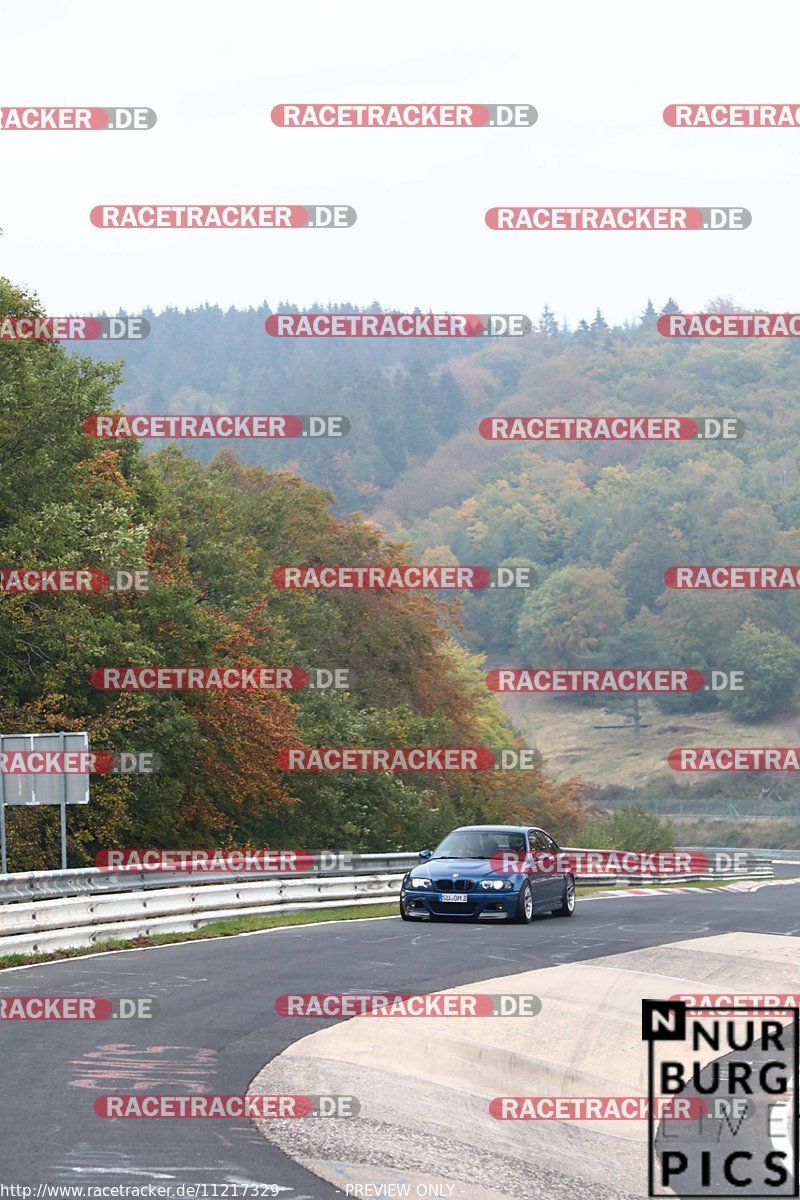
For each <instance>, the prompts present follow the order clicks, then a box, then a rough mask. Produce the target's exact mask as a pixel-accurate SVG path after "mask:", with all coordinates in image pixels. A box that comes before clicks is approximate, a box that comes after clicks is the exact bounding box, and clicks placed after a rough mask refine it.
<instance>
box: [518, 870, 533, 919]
mask: <svg viewBox="0 0 800 1200" xmlns="http://www.w3.org/2000/svg"><path fill="white" fill-rule="evenodd" d="M514 920H515V921H516V922H517V924H518V925H530V923H531V921H532V920H533V892H532V891H531V885H530V883H529V882H528V880H527V879H526V880H525V882H524V883H523V885H522V890H521V891H520V894H519V900H518V901H517V911H516V913H515V915H514Z"/></svg>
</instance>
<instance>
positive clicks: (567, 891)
mask: <svg viewBox="0 0 800 1200" xmlns="http://www.w3.org/2000/svg"><path fill="white" fill-rule="evenodd" d="M574 912H575V876H574V875H568V876H567V877H566V879H565V880H564V898H563V899H562V901H561V904H560V906H559V907H558V908H554V909H553V916H554V917H571V916H572V915H573V913H574Z"/></svg>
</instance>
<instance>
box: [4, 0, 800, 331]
mask: <svg viewBox="0 0 800 1200" xmlns="http://www.w3.org/2000/svg"><path fill="white" fill-rule="evenodd" d="M762 15H763V19H762ZM798 34H800V6H798V5H797V4H796V2H795V0H784V2H783V3H777V4H773V5H770V6H769V8H768V9H763V10H759V9H754V8H753V6H752V4H750V3H745V0H702V3H699V4H698V3H697V2H696V0H691V2H690V0H677V2H675V0H673V2H672V3H670V4H668V5H654V4H653V3H652V2H648V0H636V3H631V2H630V0H623V2H617V3H612V4H597V3H588V0H575V2H573V3H570V4H564V5H559V4H558V3H551V2H550V0H548V2H547V3H544V2H534V3H529V2H526V3H522V2H521V0H515V2H513V3H510V4H506V5H503V4H494V5H493V4H489V3H487V2H486V0H458V2H457V3H456V2H454V0H402V3H395V4H387V3H380V2H378V0H304V2H303V3H289V4H284V5H281V4H278V3H276V2H275V0H269V2H266V3H265V2H264V0H226V2H225V3H224V4H219V3H216V2H215V3H210V2H208V0H167V2H166V3H165V2H164V0H139V2H138V3H136V4H131V5H122V4H109V5H99V6H98V5H96V4H89V3H82V4H76V3H69V2H67V3H62V2H59V3H55V2H54V0H44V2H43V3H42V2H40V3H38V4H36V5H35V6H31V7H30V9H29V10H28V12H27V13H26V11H25V8H24V6H22V5H19V6H12V5H8V4H7V5H6V6H5V11H4V13H3V19H2V26H1V27H0V45H1V46H2V62H3V69H2V85H1V86H2V95H0V104H2V105H4V106H10V105H48V104H49V105H62V106H63V105H74V104H85V105H97V106H103V107H106V106H117V105H120V106H122V105H145V106H149V107H151V108H153V109H155V111H156V113H157V114H158V124H157V125H156V127H155V129H154V130H152V131H150V132H141V133H122V132H119V133H111V132H102V133H66V132H65V133H39V132H31V133H20V132H0V170H1V171H2V174H1V175H0V178H2V187H0V226H2V227H3V229H4V236H3V237H2V238H0V272H1V273H2V274H5V275H8V276H10V277H11V278H12V279H13V280H14V281H15V282H18V283H23V284H25V285H28V286H30V287H32V288H33V289H35V290H36V291H38V293H39V295H40V296H41V298H42V300H43V302H44V304H45V306H46V307H47V309H48V310H49V311H50V312H51V313H53V314H66V313H72V312H78V313H90V312H96V311H100V310H111V311H115V310H116V309H118V308H120V307H122V308H126V309H127V310H128V311H132V312H135V311H136V310H137V309H140V308H142V307H143V306H145V305H150V306H152V307H154V308H156V309H160V308H163V307H164V306H166V305H177V306H180V307H183V306H187V305H188V306H191V305H196V304H201V303H203V302H205V301H209V302H216V303H218V304H221V305H223V306H228V305H237V306H246V305H248V304H257V303H259V302H260V301H261V300H263V299H266V300H268V301H269V302H270V303H271V304H273V305H275V304H277V302H278V301H279V300H284V299H286V300H291V301H293V302H295V303H297V304H300V305H307V304H310V303H311V302H313V301H315V300H317V301H320V300H321V301H327V300H337V301H345V300H346V301H351V302H353V303H357V304H367V303H370V302H371V301H372V300H373V299H377V300H379V301H381V303H383V304H384V305H387V306H392V307H397V308H400V309H408V308H412V307H415V306H419V307H420V308H423V309H433V310H434V311H444V310H447V311H456V312H491V311H495V312H524V313H528V314H530V315H532V316H536V315H537V314H538V313H539V312H540V310H541V308H542V306H543V305H544V304H545V303H549V304H550V306H551V307H552V308H553V309H554V310H555V311H556V313H557V315H558V316H559V317H560V318H563V317H566V318H567V319H568V320H569V321H570V322H571V323H574V322H575V321H576V320H578V319H579V318H580V317H581V316H591V314H592V312H593V310H594V308H595V306H596V305H598V304H599V305H601V306H602V308H603V310H604V312H605V313H606V316H607V318H609V319H610V320H614V321H617V320H622V319H624V318H625V317H627V316H632V315H634V314H635V313H637V312H638V311H639V310H640V309H641V307H642V306H643V304H644V302H645V300H646V298H647V296H648V295H651V296H652V297H653V299H654V301H655V302H656V303H657V304H658V305H659V306H660V305H661V304H663V302H664V300H665V299H666V298H667V296H668V295H670V294H672V295H674V296H675V297H676V298H677V299H678V301H679V302H680V304H681V305H682V307H683V308H684V309H686V310H689V309H697V308H701V307H702V306H703V305H704V304H705V302H706V301H707V300H708V299H709V298H710V297H711V296H715V295H728V294H730V295H733V296H735V297H737V298H738V299H739V301H740V302H742V303H744V304H747V305H752V306H755V307H760V308H766V309H771V310H783V311H786V310H792V311H794V310H796V309H798V308H800V284H798V283H797V280H796V273H797V272H796V266H795V253H794V252H795V250H796V246H797V224H798V220H800V204H798V200H799V199H800V180H798V170H799V169H800V154H799V153H798V150H799V149H800V129H790V128H787V129H775V130H769V129H764V130H756V129H728V130H700V129H698V130H691V129H689V130H674V129H670V128H668V127H667V126H666V125H665V124H664V123H663V121H662V118H661V113H662V109H663V108H664V106H665V105H667V104H670V103H674V102H680V101H684V102H710V101H717V102H739V103H741V102H759V101H760V102H782V103H790V102H791V103H796V104H800V76H798V72H797V52H798V46H799V45H800V39H799V38H798ZM323 100H324V101H364V100H375V101H393V102H397V101H417V100H427V101H462V102H472V103H498V102H501V103H502V102H516V103H522V102H526V103H531V104H534V105H535V106H536V108H537V109H538V111H539V121H538V123H537V125H535V126H534V127H533V128H532V129H506V130H499V129H498V130H491V129H486V130H478V129H453V130H447V129H439V130H435V129H434V130H419V131H418V130H413V129H389V130H377V129H338V130H319V131H318V130H308V129H305V130H290V129H278V128H276V127H274V126H273V125H272V124H271V122H270V119H269V113H270V110H271V108H272V106H273V105H274V104H278V103H281V102H287V101H304V102H315V101H323ZM146 202H161V203H172V204H174V203H187V202H188V203H248V204H252V203H264V204H271V203H296V204H303V203H342V204H351V205H353V206H354V207H355V208H356V210H357V212H358V222H357V224H356V225H355V227H354V228H352V229H350V230H339V231H336V230H333V231H325V230H300V231H291V230H289V231H277V230H245V231H231V230H228V231H225V230H158V231H149V230H121V231H112V230H101V229H95V228H94V227H93V226H92V225H91V224H90V222H89V212H90V210H91V208H92V207H93V206H94V205H96V204H102V203H146ZM498 204H517V205H528V204H531V205H533V204H537V205H538V204H541V205H553V204H576V205H581V204H582V205H591V204H659V205H669V204H678V205H697V206H708V205H742V206H744V207H746V208H748V209H750V211H751V212H752V214H753V223H752V225H751V227H750V229H749V230H746V231H744V232H715V233H711V232H709V233H703V232H697V233H683V234H682V233H662V232H658V233H636V232H631V233H608V232H603V233H569V232H561V233H556V232H553V233H494V232H491V231H490V230H488V229H487V228H486V226H485V224H484V220H483V217H484V212H485V210H486V209H487V208H489V207H492V206H494V205H498Z"/></svg>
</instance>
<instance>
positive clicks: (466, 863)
mask: <svg viewBox="0 0 800 1200" xmlns="http://www.w3.org/2000/svg"><path fill="white" fill-rule="evenodd" d="M410 873H411V875H412V876H413V877H414V878H415V879H452V877H453V875H458V877H459V878H460V879H465V878H466V879H485V878H486V877H487V876H488V875H499V874H501V872H499V871H494V870H492V864H491V862H490V860H489V859H488V858H432V859H429V860H428V861H427V862H425V863H420V865H419V866H418V867H413V868H412V870H411V872H410Z"/></svg>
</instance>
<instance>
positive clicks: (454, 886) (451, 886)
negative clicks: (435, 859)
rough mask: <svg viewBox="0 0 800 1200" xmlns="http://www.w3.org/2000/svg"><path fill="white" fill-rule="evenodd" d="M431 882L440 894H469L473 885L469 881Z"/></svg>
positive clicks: (447, 880)
mask: <svg viewBox="0 0 800 1200" xmlns="http://www.w3.org/2000/svg"><path fill="white" fill-rule="evenodd" d="M433 882H434V883H435V884H436V887H437V888H438V890H439V891H440V892H471V891H472V885H473V880H471V879H434V881H433Z"/></svg>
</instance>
